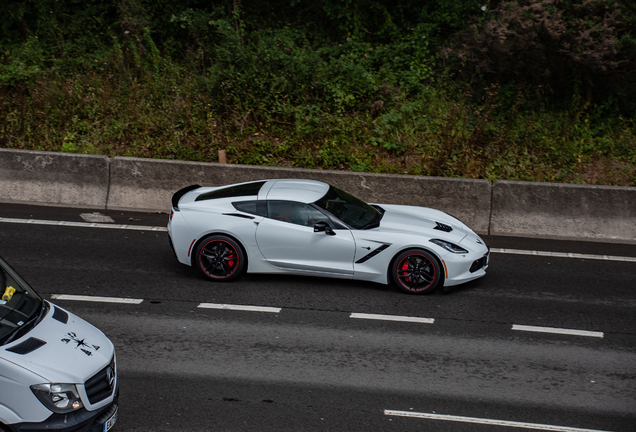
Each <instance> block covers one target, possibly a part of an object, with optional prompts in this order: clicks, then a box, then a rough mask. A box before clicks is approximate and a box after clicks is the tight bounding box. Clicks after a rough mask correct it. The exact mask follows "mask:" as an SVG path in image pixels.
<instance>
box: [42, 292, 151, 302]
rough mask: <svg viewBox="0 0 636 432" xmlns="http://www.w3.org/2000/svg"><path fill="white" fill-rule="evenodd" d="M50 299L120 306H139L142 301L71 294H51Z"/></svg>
mask: <svg viewBox="0 0 636 432" xmlns="http://www.w3.org/2000/svg"><path fill="white" fill-rule="evenodd" d="M51 298H52V299H54V300H73V301H88V302H99V303H122V304H140V303H141V302H142V301H144V299H135V298H123V297H99V296H83V295H71V294H52V295H51Z"/></svg>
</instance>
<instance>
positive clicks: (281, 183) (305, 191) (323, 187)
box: [267, 179, 329, 203]
mask: <svg viewBox="0 0 636 432" xmlns="http://www.w3.org/2000/svg"><path fill="white" fill-rule="evenodd" d="M272 181H273V182H274V184H273V185H272V186H271V188H270V189H269V191H268V192H267V199H268V200H286V201H298V202H302V203H312V202H315V201H318V200H319V199H320V198H322V197H323V196H324V195H325V194H326V193H327V191H328V190H329V185H328V184H327V183H323V182H320V181H316V180H299V179H281V180H272Z"/></svg>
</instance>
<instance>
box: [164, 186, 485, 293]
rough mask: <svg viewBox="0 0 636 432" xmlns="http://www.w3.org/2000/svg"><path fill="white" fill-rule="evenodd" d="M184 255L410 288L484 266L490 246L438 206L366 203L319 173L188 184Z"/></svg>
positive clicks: (214, 273) (176, 237) (182, 194)
mask: <svg viewBox="0 0 636 432" xmlns="http://www.w3.org/2000/svg"><path fill="white" fill-rule="evenodd" d="M168 234H169V237H170V241H171V244H172V247H173V250H174V252H175V255H176V257H177V259H178V260H179V262H181V263H183V264H187V265H189V266H194V267H196V268H197V269H198V270H199V272H201V274H202V275H203V276H205V277H207V278H209V279H212V280H215V281H229V280H232V279H235V278H237V277H238V276H239V275H241V274H242V273H243V272H245V271H246V272H248V273H289V274H297V275H314V276H326V277H337V278H348V279H356V280H365V281H372V282H379V283H383V284H388V283H390V282H391V281H393V282H395V284H396V285H397V286H398V287H399V288H400V289H402V290H403V291H406V292H408V293H417V294H420V293H426V292H430V291H433V290H434V289H435V288H436V287H437V286H439V285H443V286H452V285H458V284H461V283H464V282H467V281H470V280H473V279H477V278H479V277H482V276H484V275H485V274H486V272H485V270H486V268H487V267H488V255H489V249H488V247H486V245H485V244H484V242H483V241H482V240H481V239H480V238H479V236H478V235H477V234H475V233H474V232H473V231H472V230H471V229H470V228H468V227H467V226H466V225H464V224H463V223H462V222H460V221H459V220H457V219H455V218H454V217H452V216H449V215H448V214H446V213H443V212H441V211H439V210H433V209H430V208H424V207H414V206H406V205H394V204H366V203H365V202H363V201H361V200H359V199H358V198H355V197H353V196H351V195H350V194H348V193H346V192H344V191H342V190H340V189H337V188H335V187H333V186H330V185H328V184H326V183H322V182H319V181H313V180H291V179H282V180H262V181H254V182H248V183H240V184H234V185H229V186H221V187H201V186H199V185H193V186H188V187H186V188H183V189H181V190H180V191H178V192H177V193H175V194H174V196H173V197H172V211H171V212H170V220H169V222H168Z"/></svg>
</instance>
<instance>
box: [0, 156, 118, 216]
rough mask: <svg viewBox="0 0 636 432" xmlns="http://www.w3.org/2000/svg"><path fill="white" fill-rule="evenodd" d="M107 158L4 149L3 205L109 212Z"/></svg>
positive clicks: (0, 186)
mask: <svg viewBox="0 0 636 432" xmlns="http://www.w3.org/2000/svg"><path fill="white" fill-rule="evenodd" d="M109 163H110V159H109V158H108V157H106V156H93V155H79V154H68V153H55V152H42V151H30V150H11V149H2V148H0V202H5V203H24V204H38V205H51V206H69V207H82V208H95V209H104V208H106V198H107V196H108V180H109V178H108V165H109Z"/></svg>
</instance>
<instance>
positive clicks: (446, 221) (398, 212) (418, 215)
mask: <svg viewBox="0 0 636 432" xmlns="http://www.w3.org/2000/svg"><path fill="white" fill-rule="evenodd" d="M380 207H382V208H383V209H384V210H385V213H384V216H383V217H382V220H381V221H380V227H379V230H380V231H385V232H396V233H397V232H399V233H407V234H414V235H421V234H424V233H426V235H427V236H430V237H439V238H442V239H446V240H449V241H453V242H455V243H459V242H460V241H461V240H462V239H463V238H464V237H466V235H467V234H468V233H469V232H472V231H471V230H470V228H468V227H467V226H466V225H464V223H462V222H461V221H460V220H459V219H456V218H454V217H453V216H451V215H449V214H446V213H444V212H442V211H439V210H435V209H431V208H426V207H416V206H407V205H395V204H380ZM440 224H442V225H441V226H440ZM444 225H446V226H447V227H450V228H452V229H451V231H446V230H444V229H440V228H445V227H444ZM436 227H437V228H436ZM446 229H448V228H446Z"/></svg>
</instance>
